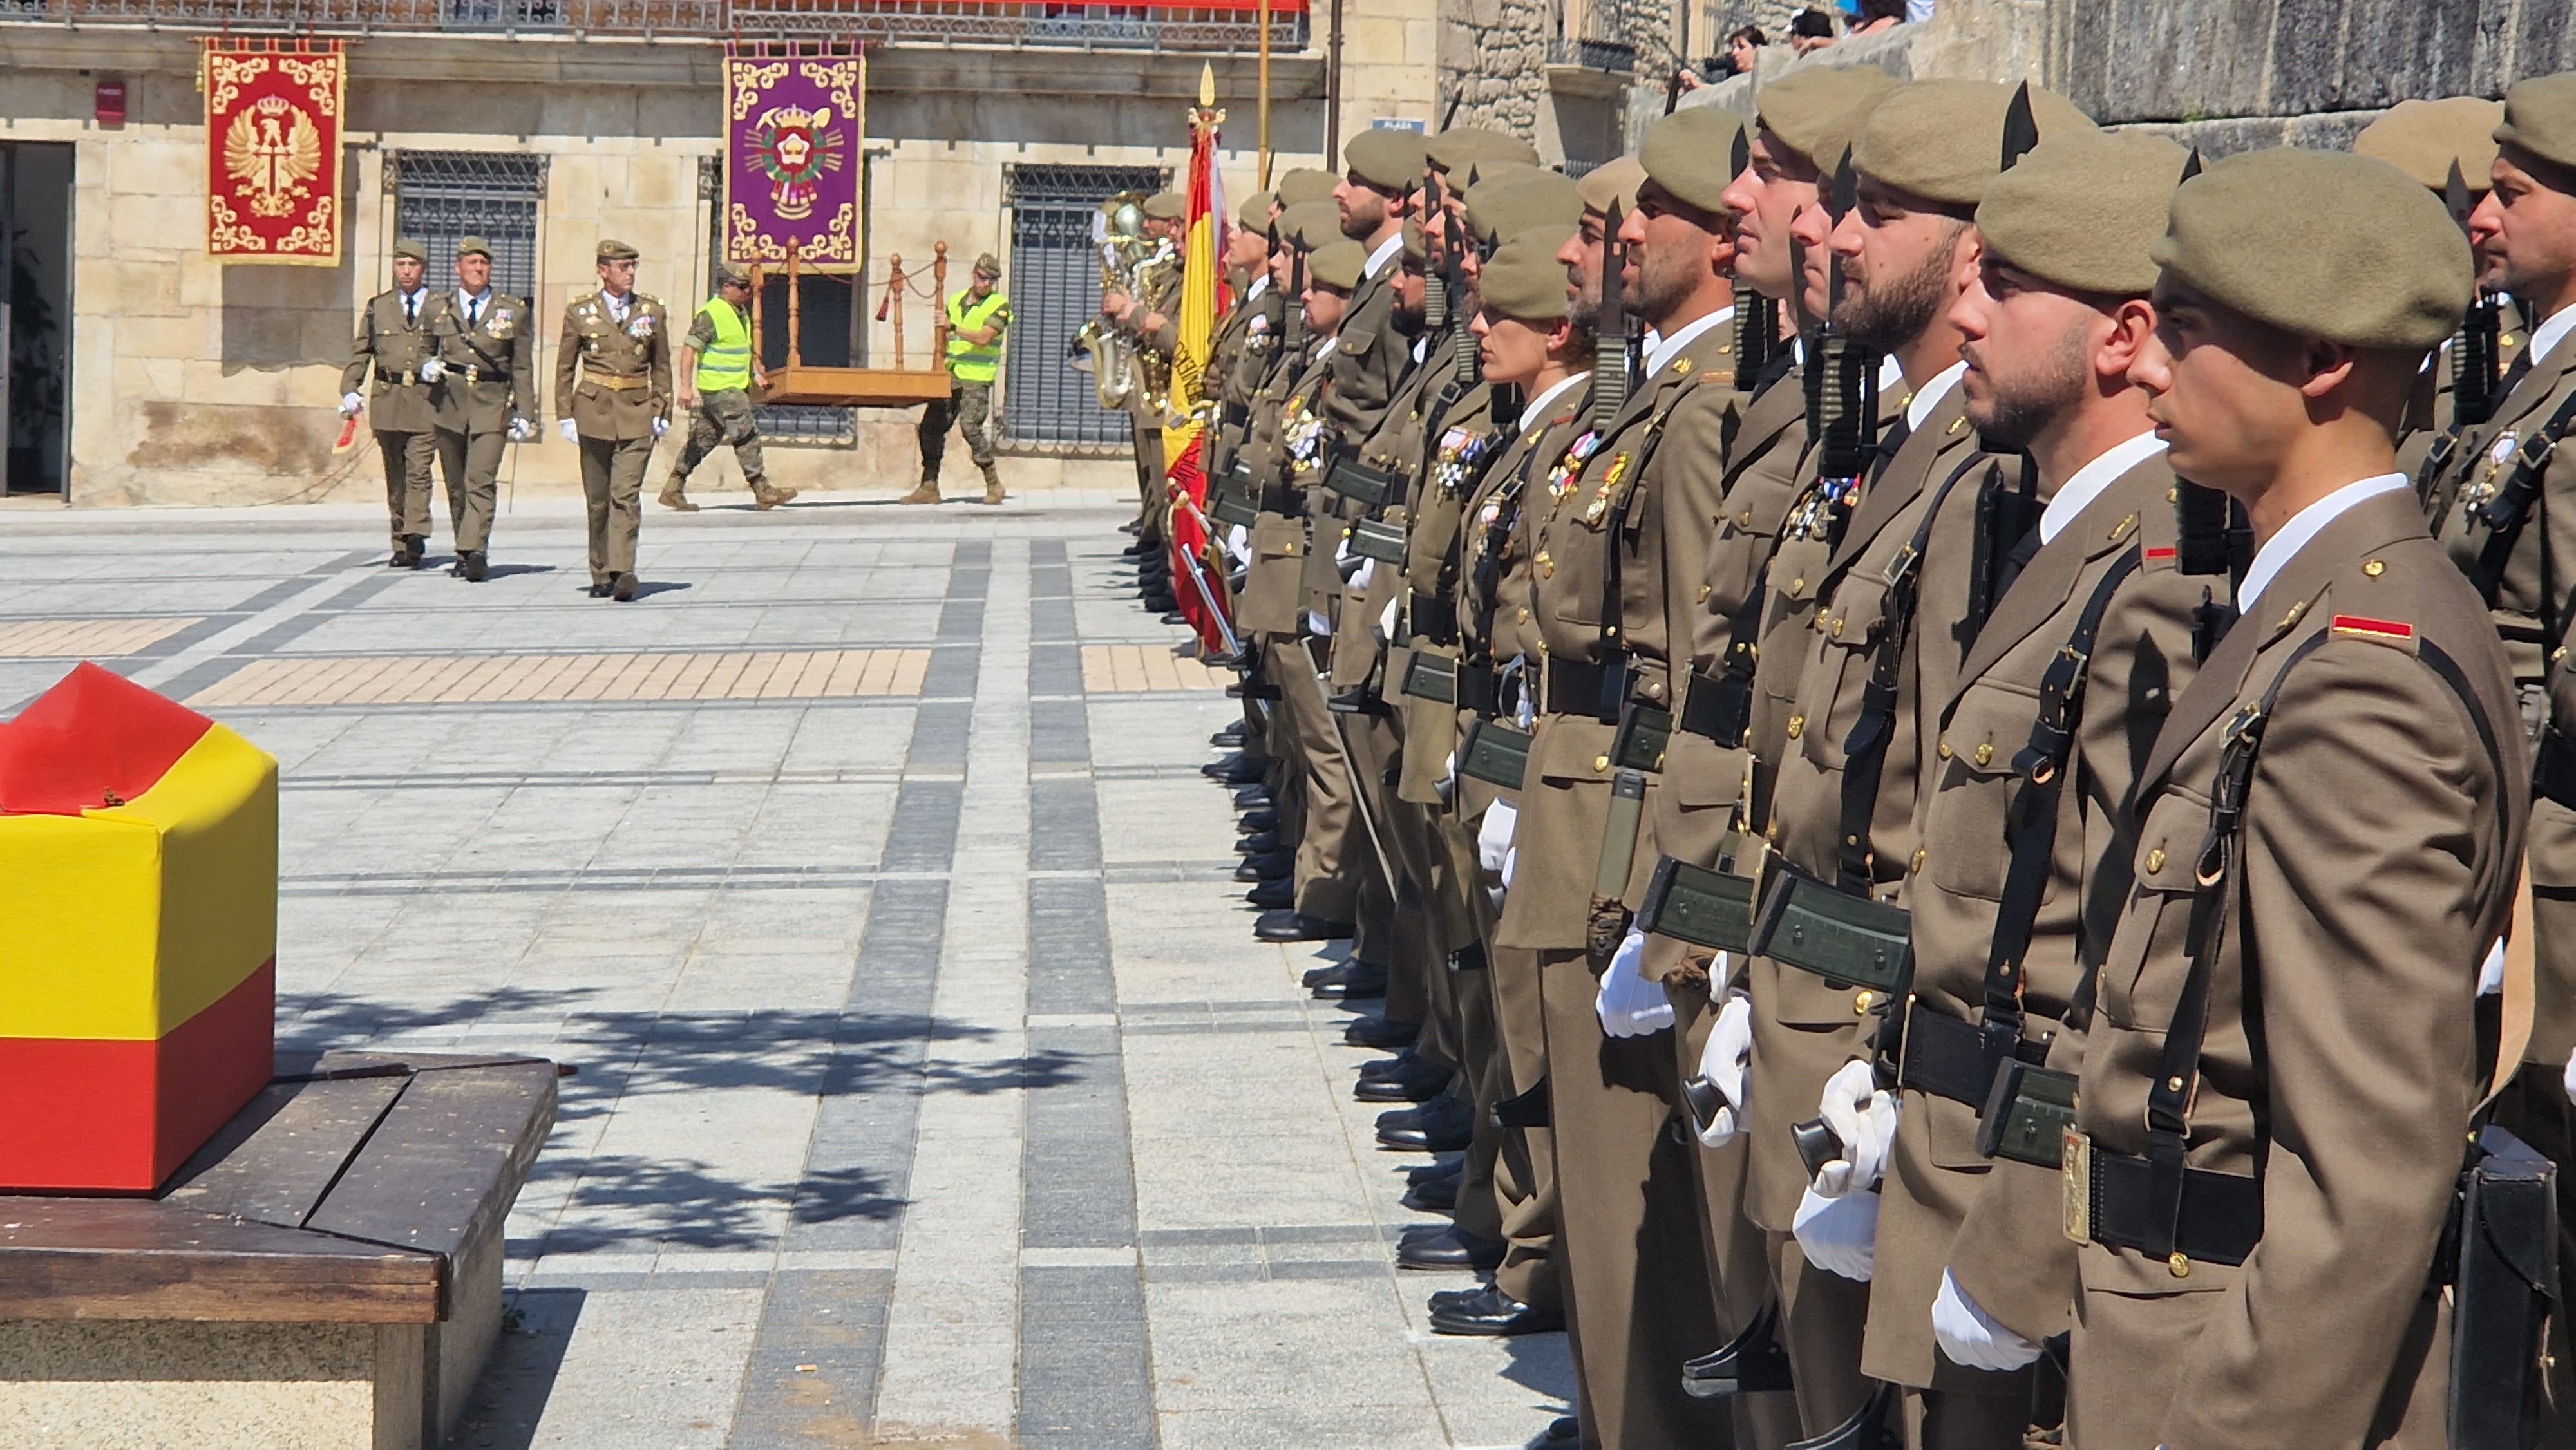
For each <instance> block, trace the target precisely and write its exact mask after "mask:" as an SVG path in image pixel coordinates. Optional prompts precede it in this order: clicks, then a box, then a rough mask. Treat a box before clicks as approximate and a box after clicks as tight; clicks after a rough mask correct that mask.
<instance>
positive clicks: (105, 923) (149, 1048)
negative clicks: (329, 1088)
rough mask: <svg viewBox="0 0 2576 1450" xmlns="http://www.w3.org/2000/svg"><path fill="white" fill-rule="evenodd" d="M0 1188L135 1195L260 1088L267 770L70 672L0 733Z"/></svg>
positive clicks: (193, 719)
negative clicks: (0, 922)
mask: <svg viewBox="0 0 2576 1450" xmlns="http://www.w3.org/2000/svg"><path fill="white" fill-rule="evenodd" d="M0 882H4V883H6V885H5V886H0V892H5V899H6V900H7V901H8V902H9V905H8V907H7V909H6V911H5V913H0V915H5V918H6V929H5V930H0V1190H5V1191H14V1192H47V1193H65V1192H137V1193H148V1192H150V1191H151V1190H152V1189H153V1188H155V1187H156V1186H158V1185H159V1184H160V1183H161V1182H162V1181H163V1180H164V1179H166V1178H168V1177H169V1175H170V1174H171V1172H172V1171H173V1170H175V1169H176V1168H177V1167H178V1166H179V1165H180V1164H181V1163H183V1162H185V1161H186V1160H187V1158H188V1155H190V1154H191V1153H194V1152H195V1151H196V1150H197V1149H198V1148H200V1147H202V1146H204V1144H205V1142H206V1140H207V1139H208V1138H210V1137H212V1136H213V1135H214V1132H215V1130H216V1129H218V1128H220V1127H222V1126H223V1125H224V1123H225V1122H226V1120H228V1119H230V1118H231V1117H232V1115H233V1114H234V1113H236V1112H238V1111H240V1110H241V1107H242V1105H243V1104H244V1103H246V1102H248V1101H249V1100H250V1098H251V1095H252V1094H254V1093H256V1092H258V1091H259V1089H260V1087H261V1086H262V1085H263V1084H265V1083H266V1082H267V1081H268V1079H269V1074H270V1071H271V1067H272V1064H273V1061H274V1057H275V1050H276V1044H275V1036H276V1009H277V762H276V761H275V760H274V759H272V758H270V757H269V756H268V755H267V754H266V753H265V752H263V751H261V750H260V749H258V748H257V747H256V746H253V745H252V744H251V743H250V742H249V741H247V740H244V739H243V738H241V737H240V736H239V735H236V734H234V733H233V732H232V731H230V730H227V729H225V728H224V727H222V726H220V725H217V724H215V723H214V722H213V721H211V720H208V719H207V718H205V717H204V716H202V715H199V714H197V713H195V712H194V711H191V710H188V709H186V708H184V707H182V706H180V705H177V704H174V703H172V702H171V701H169V700H166V699H164V698H162V697H161V696H159V695H156V694H154V693H152V692H151V691H149V690H146V689H144V688H142V687H141V686H139V685H135V684H132V683H129V682H128V681H126V680H124V679H121V678H119V677H118V676H116V675H113V674H110V673H109V672H107V671H105V670H102V669H100V668H98V667H97V666H95V665H89V664H84V665H81V666H80V667H79V668H77V669H75V670H74V671H73V672H72V673H71V674H70V675H68V676H66V677H65V678H64V679H63V681H62V682H61V683H60V684H58V685H56V686H55V687H54V688H53V689H51V690H49V691H47V692H46V693H45V694H44V695H43V696H42V697H40V698H39V699H37V700H36V701H35V703H33V704H31V705H29V706H28V707H27V708H26V710H25V711H23V712H22V713H21V714H20V715H19V716H18V718H17V719H15V720H13V721H10V722H9V723H8V724H6V725H0Z"/></svg>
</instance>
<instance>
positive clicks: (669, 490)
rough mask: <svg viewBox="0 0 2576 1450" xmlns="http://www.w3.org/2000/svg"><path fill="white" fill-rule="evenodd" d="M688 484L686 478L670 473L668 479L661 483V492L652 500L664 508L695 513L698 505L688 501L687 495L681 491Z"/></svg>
mask: <svg viewBox="0 0 2576 1450" xmlns="http://www.w3.org/2000/svg"><path fill="white" fill-rule="evenodd" d="M688 486H689V485H688V480H687V479H684V478H682V477H681V476H680V475H678V474H676V473H675V474H672V475H671V477H670V481H669V482H667V483H664V484H663V485H662V492H661V494H660V495H659V496H658V497H656V498H655V499H654V500H653V502H655V503H658V504H660V505H661V506H662V507H664V508H666V509H675V510H677V511H679V512H681V513H684V514H693V513H696V512H697V511H698V506H697V505H696V504H693V503H691V502H689V500H688V496H687V495H686V494H684V493H682V492H681V490H682V489H684V488H687V487H688Z"/></svg>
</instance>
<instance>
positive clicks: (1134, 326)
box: [925, 191, 1190, 609]
mask: <svg viewBox="0 0 2576 1450" xmlns="http://www.w3.org/2000/svg"><path fill="white" fill-rule="evenodd" d="M1138 210H1140V211H1142V212H1143V213H1144V214H1145V222H1144V226H1145V237H1146V239H1147V240H1148V241H1152V242H1156V243H1160V244H1164V245H1166V246H1168V247H1170V248H1172V249H1174V250H1175V251H1177V249H1178V248H1179V246H1180V244H1181V243H1182V241H1183V240H1185V237H1184V231H1185V229H1186V228H1187V226H1188V225H1189V214H1190V199H1189V198H1188V197H1187V196H1185V195H1183V194H1181V193H1180V192H1177V191H1158V192H1156V193H1154V194H1153V195H1152V196H1149V197H1147V198H1145V203H1144V205H1143V206H1142V207H1140V208H1138ZM1146 285H1147V286H1149V287H1150V288H1151V290H1150V291H1149V292H1147V293H1146V294H1145V295H1143V296H1130V295H1128V294H1127V293H1124V292H1119V291H1114V290H1113V291H1110V292H1106V293H1103V294H1102V296H1101V299H1100V311H1101V315H1102V316H1104V317H1106V318H1108V319H1109V320H1110V322H1111V323H1113V324H1115V325H1116V327H1117V328H1118V330H1119V331H1120V332H1121V333H1123V334H1124V335H1125V336H1126V337H1127V339H1128V341H1129V342H1131V343H1133V344H1134V345H1135V346H1136V347H1137V348H1139V349H1141V350H1143V351H1146V352H1151V353H1154V354H1156V355H1157V356H1160V357H1163V358H1166V359H1168V358H1170V357H1171V355H1172V350H1173V349H1174V348H1175V347H1178V346H1179V345H1180V335H1181V333H1180V327H1181V323H1180V316H1181V302H1180V297H1181V268H1180V266H1179V264H1178V263H1177V262H1173V263H1169V264H1166V265H1164V266H1162V267H1160V268H1159V269H1158V270H1157V272H1156V274H1155V276H1153V277H1151V278H1147V279H1146ZM1166 401H1168V400H1167V399H1162V398H1155V397H1151V396H1149V395H1148V394H1147V392H1146V389H1145V387H1144V385H1143V379H1142V373H1141V370H1140V372H1139V377H1138V382H1137V385H1136V386H1135V387H1133V388H1131V389H1129V390H1128V393H1127V421H1128V429H1129V432H1130V434H1131V435H1132V437H1133V439H1134V442H1135V454H1136V498H1137V516H1136V517H1137V535H1136V541H1137V547H1138V551H1139V556H1140V557H1142V558H1144V559H1148V560H1154V561H1159V560H1160V559H1161V557H1162V546H1163V514H1164V511H1165V507H1166V505H1165V501H1164V496H1163V487H1164V474H1163V469H1164V466H1165V464H1166V462H1167V460H1166V459H1165V458H1164V457H1163V405H1164V403H1165V402H1166ZM937 482H938V481H937V480H936V479H929V480H925V483H926V484H928V485H929V486H931V487H933V488H934V489H935V488H936V486H937ZM1162 597H1163V598H1169V597H1170V596H1169V595H1168V594H1167V593H1166V594H1164V595H1163V596H1162ZM1163 607H1164V608H1165V609H1169V608H1171V605H1169V604H1165V605H1164V606H1163Z"/></svg>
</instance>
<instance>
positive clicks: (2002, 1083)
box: [1905, 1020, 2075, 1169]
mask: <svg viewBox="0 0 2576 1450" xmlns="http://www.w3.org/2000/svg"><path fill="white" fill-rule="evenodd" d="M1922 1025H1923V1024H1922V1022H1921V1021H1919V1020H1918V1021H1916V1022H1914V1023H1913V1024H1911V1025H1909V1026H1908V1027H1907V1028H1906V1031H1905V1046H1906V1050H1907V1051H1908V1052H1911V1051H1912V1050H1913V1048H1914V1032H1915V1029H1916V1028H1919V1027H1921V1026H1922ZM2074 1126H2075V1075H2074V1074H2073V1073H2067V1072H2058V1071H2055V1070H2053V1069H2051V1068H2046V1067H2042V1066H2040V1065H2039V1064H2038V1063H2035V1062H2031V1061H2028V1060H2027V1059H2024V1058H2018V1057H2016V1058H2014V1059H2013V1060H2012V1061H2010V1062H2007V1063H2005V1064H2004V1065H2003V1068H2002V1070H2001V1071H1998V1072H1997V1073H1996V1074H1995V1081H1994V1087H1993V1088H1992V1090H1991V1091H1989V1092H1988V1093H1987V1095H1986V1100H1985V1102H1984V1103H1982V1104H1980V1105H1979V1112H1978V1117H1977V1151H1978V1152H1979V1153H1980V1154H1983V1155H1984V1156H1986V1157H1988V1158H2009V1159H2011V1160H2012V1161H2014V1162H2016V1163H2028V1164H2030V1165H2031V1166H2032V1167H2034V1168H2060V1169H2062V1168H2064V1167H2065V1166H2066V1164H2065V1160H2066V1135H2067V1133H2068V1131H2069V1130H2071V1129H2072V1128H2074Z"/></svg>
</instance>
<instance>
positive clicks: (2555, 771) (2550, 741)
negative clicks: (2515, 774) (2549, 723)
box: [2531, 726, 2576, 811]
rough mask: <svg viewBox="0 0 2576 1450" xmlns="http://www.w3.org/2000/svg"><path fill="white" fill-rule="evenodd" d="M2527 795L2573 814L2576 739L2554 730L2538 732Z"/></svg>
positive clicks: (2575, 802)
mask: <svg viewBox="0 0 2576 1450" xmlns="http://www.w3.org/2000/svg"><path fill="white" fill-rule="evenodd" d="M2531 793H2532V794H2533V795H2536V796H2539V797H2540V798H2541V799H2543V800H2552V801H2556V802H2557V803H2558V804H2560V805H2562V806H2565V807H2566V808H2567V809H2569V810H2571V811H2576V740H2570V739H2568V738H2567V737H2566V736H2564V735H2561V734H2559V733H2558V731H2557V729H2556V727H2554V726H2553V727H2551V728H2549V729H2546V730H2543V731H2541V732H2540V755H2539V757H2538V759H2537V760H2535V761H2534V762H2533V764H2532V767H2531Z"/></svg>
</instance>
